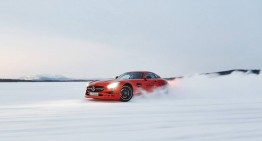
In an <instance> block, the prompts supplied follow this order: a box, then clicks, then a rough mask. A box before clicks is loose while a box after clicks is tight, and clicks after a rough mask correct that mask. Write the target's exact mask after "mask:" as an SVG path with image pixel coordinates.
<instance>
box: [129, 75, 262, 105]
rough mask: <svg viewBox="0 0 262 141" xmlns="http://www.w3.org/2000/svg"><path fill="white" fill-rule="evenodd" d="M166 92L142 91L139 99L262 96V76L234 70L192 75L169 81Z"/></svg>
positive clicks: (244, 97) (242, 97)
mask: <svg viewBox="0 0 262 141" xmlns="http://www.w3.org/2000/svg"><path fill="white" fill-rule="evenodd" d="M169 84H170V85H169V89H168V93H166V92H165V91H163V90H161V89H157V90H155V91H154V92H152V93H146V92H143V94H142V95H141V96H139V97H138V98H135V99H134V101H137V100H140V99H146V100H160V99H168V100H175V99H197V98H202V99H203V98H204V99H224V98H230V99H232V98H233V99H248V98H262V85H261V84H262V76H261V74H260V75H256V74H245V73H241V72H234V73H232V74H231V75H226V76H219V75H199V74H197V75H193V76H186V77H184V78H181V79H176V80H173V81H169Z"/></svg>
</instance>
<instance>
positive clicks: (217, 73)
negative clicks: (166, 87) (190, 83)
mask: <svg viewBox="0 0 262 141" xmlns="http://www.w3.org/2000/svg"><path fill="white" fill-rule="evenodd" d="M233 72H242V73H246V74H256V75H259V74H260V70H259V69H251V70H246V69H233V70H227V71H218V72H211V73H202V74H201V75H220V76H223V75H230V74H231V73H233ZM179 78H183V76H179V77H170V78H166V79H167V80H174V79H179Z"/></svg>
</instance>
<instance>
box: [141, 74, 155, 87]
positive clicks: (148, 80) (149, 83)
mask: <svg viewBox="0 0 262 141" xmlns="http://www.w3.org/2000/svg"><path fill="white" fill-rule="evenodd" d="M156 82H157V81H156V78H155V76H154V75H153V74H152V73H150V72H149V73H146V74H145V75H144V82H143V86H142V87H143V89H144V90H146V91H149V92H151V91H153V90H154V88H155V86H156Z"/></svg>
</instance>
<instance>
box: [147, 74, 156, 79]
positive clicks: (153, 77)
mask: <svg viewBox="0 0 262 141" xmlns="http://www.w3.org/2000/svg"><path fill="white" fill-rule="evenodd" d="M145 78H147V79H156V76H155V75H154V74H153V73H147V74H146V76H145Z"/></svg>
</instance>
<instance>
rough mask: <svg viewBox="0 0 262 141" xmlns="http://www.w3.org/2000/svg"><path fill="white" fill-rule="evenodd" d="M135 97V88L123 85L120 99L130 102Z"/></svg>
mask: <svg viewBox="0 0 262 141" xmlns="http://www.w3.org/2000/svg"><path fill="white" fill-rule="evenodd" d="M132 97H133V89H132V88H131V87H130V86H127V85H125V86H123V87H122V89H121V90H120V101H123V102H128V101H129V100H131V99H132Z"/></svg>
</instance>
